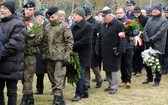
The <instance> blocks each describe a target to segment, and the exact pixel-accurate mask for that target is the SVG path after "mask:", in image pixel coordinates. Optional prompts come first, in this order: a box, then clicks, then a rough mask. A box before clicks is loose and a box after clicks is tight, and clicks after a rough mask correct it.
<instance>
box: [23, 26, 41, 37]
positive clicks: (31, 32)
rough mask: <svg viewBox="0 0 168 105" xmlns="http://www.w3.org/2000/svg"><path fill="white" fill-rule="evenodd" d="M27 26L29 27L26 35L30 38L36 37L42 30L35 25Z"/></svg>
mask: <svg viewBox="0 0 168 105" xmlns="http://www.w3.org/2000/svg"><path fill="white" fill-rule="evenodd" d="M26 26H27V33H26V35H27V36H28V37H34V36H35V35H36V34H38V33H39V32H40V31H41V30H42V26H40V25H34V24H33V23H27V25H26Z"/></svg>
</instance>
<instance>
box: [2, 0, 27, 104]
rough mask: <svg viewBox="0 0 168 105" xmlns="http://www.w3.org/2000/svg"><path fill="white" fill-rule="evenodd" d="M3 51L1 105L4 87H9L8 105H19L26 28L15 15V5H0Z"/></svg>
mask: <svg viewBox="0 0 168 105" xmlns="http://www.w3.org/2000/svg"><path fill="white" fill-rule="evenodd" d="M0 14H1V15H0V19H1V25H0V28H1V29H2V33H3V50H2V56H1V60H0V105H5V99H4V92H3V91H4V87H5V85H6V87H7V96H8V105H17V83H18V80H21V79H22V78H23V68H24V51H25V33H26V27H25V24H24V22H23V21H22V20H20V19H19V18H18V17H17V16H16V14H15V3H14V2H12V1H5V2H3V3H2V4H0Z"/></svg>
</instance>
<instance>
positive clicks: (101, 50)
mask: <svg viewBox="0 0 168 105" xmlns="http://www.w3.org/2000/svg"><path fill="white" fill-rule="evenodd" d="M135 5H136V3H135V2H134V1H132V0H129V1H127V8H123V7H120V8H117V10H116V11H115V13H114V11H112V9H111V8H110V7H108V6H105V7H103V9H102V10H101V11H100V13H99V14H98V15H95V16H94V15H93V14H92V11H91V9H90V8H89V7H77V8H75V9H74V10H73V14H72V16H70V17H69V18H66V14H65V12H64V11H62V10H59V9H58V7H56V6H52V7H50V8H48V9H47V10H46V11H45V10H37V9H36V4H35V2H34V1H29V2H27V3H26V4H25V5H24V6H23V8H24V11H21V12H20V13H19V12H16V11H15V3H14V2H13V1H10V0H7V1H5V2H2V3H1V4H0V20H1V22H0V105H5V99H4V88H5V86H6V87H7V96H8V105H17V83H18V80H22V84H23V89H22V93H23V96H22V99H21V103H20V105H34V104H35V101H34V97H33V94H43V89H44V85H43V79H44V74H45V73H46V72H47V74H48V77H49V80H50V82H51V87H52V92H51V94H52V95H53V104H52V105H66V102H65V99H64V96H63V88H64V86H65V82H66V81H65V76H66V66H67V63H68V62H69V61H70V53H71V52H77V53H78V55H79V62H80V66H81V72H80V79H79V80H78V82H77V84H76V91H75V96H74V97H73V98H72V101H79V100H81V99H82V98H89V90H88V88H90V81H91V78H90V70H93V73H94V75H95V79H93V81H95V82H96V86H95V88H101V86H102V82H103V78H102V76H101V73H100V71H101V68H102V69H103V70H104V71H105V74H106V78H105V80H107V81H108V83H109V85H108V86H107V88H106V89H104V91H107V92H109V94H116V93H117V91H118V87H125V88H126V89H129V88H131V77H132V76H133V75H135V76H136V77H139V76H140V75H141V70H142V69H143V68H145V69H146V72H147V79H146V80H145V81H143V82H142V84H148V83H149V82H153V81H154V84H153V86H154V87H158V86H159V85H160V81H161V76H162V74H167V73H168V43H167V42H168V39H167V32H168V20H167V19H168V7H163V6H162V5H161V4H156V5H154V6H153V7H150V6H146V7H145V8H144V9H141V8H140V7H138V6H135ZM130 20H135V21H136V22H137V23H138V24H140V26H141V28H139V29H131V30H127V29H126V28H125V24H127V23H128V22H129V21H130ZM135 38H138V40H140V41H138V42H133V40H134V39H135ZM135 43H138V44H135ZM149 47H152V48H153V49H155V50H157V51H159V52H160V53H158V55H159V61H160V64H161V66H162V69H163V71H162V72H160V71H158V70H155V74H156V77H155V78H154V77H153V71H152V69H151V67H149V66H147V65H146V64H143V59H142V57H141V52H143V51H144V50H145V49H148V48H149ZM101 64H102V65H103V67H101ZM119 70H120V72H121V81H122V82H121V83H120V84H119V83H118V73H119ZM34 73H36V76H37V84H36V89H37V90H36V92H34V93H33V89H32V88H33V87H32V83H33V77H34Z"/></svg>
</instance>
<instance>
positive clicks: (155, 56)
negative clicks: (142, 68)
mask: <svg viewBox="0 0 168 105" xmlns="http://www.w3.org/2000/svg"><path fill="white" fill-rule="evenodd" d="M159 54H160V52H159V51H157V50H154V49H152V48H151V47H150V48H149V49H147V50H144V51H143V52H142V58H143V62H144V63H145V64H146V65H147V66H148V67H150V68H151V69H152V70H157V71H159V72H161V65H160V62H159Z"/></svg>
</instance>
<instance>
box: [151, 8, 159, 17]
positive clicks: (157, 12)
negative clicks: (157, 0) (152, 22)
mask: <svg viewBox="0 0 168 105" xmlns="http://www.w3.org/2000/svg"><path fill="white" fill-rule="evenodd" d="M160 13H161V12H160V11H159V10H157V9H153V10H152V16H157V15H159V14H160Z"/></svg>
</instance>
